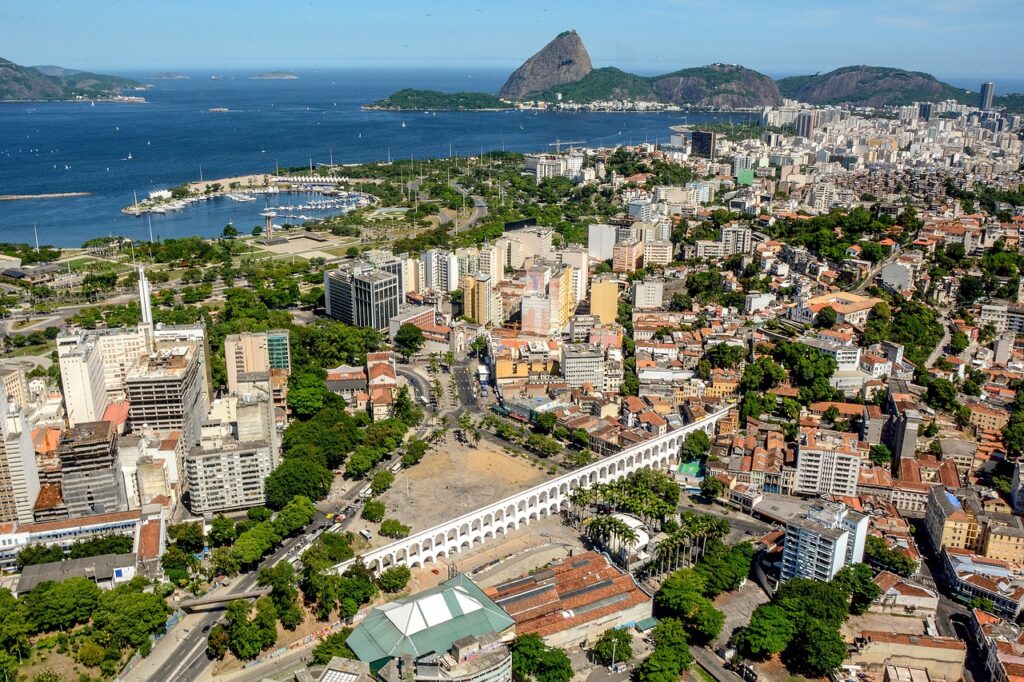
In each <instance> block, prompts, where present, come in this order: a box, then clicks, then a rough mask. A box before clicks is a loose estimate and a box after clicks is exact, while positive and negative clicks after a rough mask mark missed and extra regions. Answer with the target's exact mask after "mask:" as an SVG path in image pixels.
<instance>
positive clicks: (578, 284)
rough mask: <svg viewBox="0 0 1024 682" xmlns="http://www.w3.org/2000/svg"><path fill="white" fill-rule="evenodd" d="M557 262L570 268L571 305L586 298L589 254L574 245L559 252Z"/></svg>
mask: <svg viewBox="0 0 1024 682" xmlns="http://www.w3.org/2000/svg"><path fill="white" fill-rule="evenodd" d="M557 256H558V260H559V262H561V263H562V264H563V265H568V266H571V267H572V287H573V291H574V299H575V300H574V301H573V305H576V304H578V303H579V302H580V301H582V300H583V299H585V298H586V297H587V282H588V280H589V278H590V254H588V253H587V249H586V248H585V247H583V246H579V245H574V246H569V247H567V248H564V249H562V250H560V251H559V252H558V254H557Z"/></svg>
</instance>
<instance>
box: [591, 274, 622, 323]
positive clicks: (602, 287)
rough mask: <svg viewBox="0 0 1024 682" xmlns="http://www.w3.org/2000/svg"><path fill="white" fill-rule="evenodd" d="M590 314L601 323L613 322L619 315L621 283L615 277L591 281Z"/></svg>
mask: <svg viewBox="0 0 1024 682" xmlns="http://www.w3.org/2000/svg"><path fill="white" fill-rule="evenodd" d="M590 314H591V315H596V316H597V317H598V318H599V319H600V320H601V324H611V323H612V322H614V321H615V318H617V317H618V316H619V283H618V282H617V281H616V280H614V279H610V278H609V279H596V278H595V279H594V280H593V281H592V282H591V283H590Z"/></svg>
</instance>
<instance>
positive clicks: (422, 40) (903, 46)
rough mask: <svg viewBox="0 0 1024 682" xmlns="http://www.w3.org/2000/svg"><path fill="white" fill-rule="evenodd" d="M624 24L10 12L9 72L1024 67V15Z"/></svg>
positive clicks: (471, 11) (654, 13)
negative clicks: (535, 64) (577, 58)
mask: <svg viewBox="0 0 1024 682" xmlns="http://www.w3.org/2000/svg"><path fill="white" fill-rule="evenodd" d="M485 10H486V11H485ZM620 13H621V8H620V7H619V6H617V5H614V4H612V3H610V2H606V1H603V0H602V1H600V2H597V3H592V4H591V5H588V7H587V9H586V11H585V12H581V11H580V10H579V9H578V8H569V7H563V6H556V7H546V6H544V5H543V3H540V2H532V1H531V2H526V3H522V4H520V5H517V6H516V7H515V9H514V10H513V9H512V8H503V7H482V6H478V3H468V2H458V3H455V4H454V6H446V7H443V8H440V7H439V8H431V7H426V8H425V7H421V6H418V5H416V4H414V3H410V2H398V3H393V4H390V5H388V8H387V9H386V10H385V9H384V8H383V7H380V8H376V7H372V6H368V7H360V8H359V10H358V14H357V13H356V12H354V11H353V10H352V9H351V8H346V7H343V6H335V5H333V4H330V3H322V2H310V3H308V5H306V6H305V8H303V9H302V10H296V9H295V8H294V6H278V5H277V4H275V3H270V2H265V1H264V0H256V1H255V2H251V3H247V5H246V11H245V12H240V11H239V8H238V7H236V6H209V5H207V4H201V3H198V2H195V1H194V0H188V1H186V2H183V3H178V4H176V5H175V6H173V7H170V6H162V5H158V4H154V3H139V4H138V5H133V6H131V7H125V6H122V5H121V4H120V3H116V2H112V1H110V0H101V1H100V2H97V3H90V4H89V5H88V6H76V5H69V4H67V3H63V2H56V1H50V2H40V3H35V4H33V5H31V6H25V5H19V6H18V7H17V8H11V9H9V10H8V11H7V12H6V15H7V16H6V17H5V21H4V22H3V24H4V26H3V28H0V37H2V39H3V43H4V45H5V46H6V47H5V54H3V55H0V56H2V57H4V58H6V59H11V60H12V61H15V62H17V63H20V64H28V65H35V64H60V65H62V66H67V67H72V68H85V69H97V70H98V69H121V70H132V69H149V68H180V69H187V68H203V67H210V66H218V67H221V68H224V67H235V68H247V67H253V68H258V67H279V68H289V67H290V68H302V67H307V68H323V67H345V66H417V67H428V68H429V67H444V66H452V67H465V66H475V67H494V68H507V67H514V66H516V65H517V64H518V63H520V62H521V61H522V60H523V59H525V58H526V57H527V56H528V55H530V54H532V53H533V52H534V51H536V50H537V49H539V48H540V47H541V46H542V45H544V44H545V43H546V42H547V41H548V40H550V39H551V38H552V37H553V36H554V35H555V34H557V33H558V32H560V31H562V30H567V29H576V30H577V31H579V33H580V35H581V36H582V37H583V40H584V42H585V43H586V45H587V47H588V49H589V50H590V52H591V55H592V57H593V60H594V63H595V65H597V66H609V65H614V66H619V67H621V68H625V69H631V70H635V71H638V72H641V73H650V74H653V73H658V72H666V71H671V70H674V69H677V68H683V67H687V66H695V65H701V64H706V63H711V62H726V63H740V64H743V65H745V66H747V67H749V68H753V69H756V70H759V71H762V72H764V73H767V74H769V75H773V76H781V75H793V74H800V73H815V72H825V71H829V70H831V69H833V68H837V67H840V66H846V65H852V64H869V65H877V66H894V67H900V68H906V69H911V70H919V71H927V72H929V73H933V74H935V75H937V76H940V77H946V78H958V79H972V80H977V79H979V78H981V79H983V80H995V81H997V83H996V85H997V94H1000V92H1006V90H1002V89H1001V88H999V87H998V86H999V83H998V80H1000V79H1003V80H1004V81H1005V80H1006V79H1011V80H1017V77H1015V76H1014V72H1013V71H1011V70H1010V69H1011V67H1010V65H1011V64H1013V63H1015V62H1017V61H1019V59H1020V58H1021V57H1022V56H1024V48H1021V47H1020V46H1019V44H1018V43H1017V42H1016V41H1015V40H1014V39H1013V37H1014V36H1013V32H1014V27H1015V26H1019V25H1020V22H1021V21H1022V20H1024V8H1022V7H1020V6H1017V5H1015V4H1014V3H1011V2H1008V1H1006V0H985V1H984V2H980V3H966V2H960V1H959V0H947V1H945V2H939V3H925V2H918V1H917V0H914V1H912V2H905V3H902V5H901V7H900V8H899V11H894V10H893V8H892V6H891V5H887V4H882V3H881V2H874V1H872V2H865V3H858V4H857V6H852V7H851V6H840V5H839V3H834V4H830V5H828V4H827V5H825V6H810V5H808V4H807V3H804V2H799V1H796V0H790V1H788V2H782V3H776V4H774V5H772V6H771V8H770V9H769V8H767V7H765V8H750V7H747V6H745V5H743V4H741V3H739V2H731V3H726V4H725V5H721V6H719V7H718V8H716V11H715V12H713V13H709V12H706V11H703V8H702V7H701V6H700V5H698V4H697V3H694V2H691V1H690V0H658V1H657V2H650V3H645V4H644V5H643V6H640V7H631V8H630V15H629V21H630V22H631V23H632V24H634V25H635V26H637V27H638V29H639V27H644V30H637V31H632V32H625V33H623V32H622V31H621V30H620V27H621V24H620V23H619V22H617V21H611V22H610V21H607V18H608V17H609V16H615V15H618V14H620ZM396 18H397V19H396ZM271 27H272V28H271ZM156 29H159V30H156ZM979 35H985V36H986V39H985V40H974V41H973V42H972V43H971V44H972V49H971V50H970V51H963V50H951V49H950V44H951V43H954V44H955V43H965V42H966V41H968V40H973V39H976V38H977V37H978V36H979ZM954 54H955V55H956V58H955V59H954V58H953V57H952V55H954ZM967 82H972V81H967ZM980 82H981V81H979V83H980ZM974 87H975V88H977V87H978V84H975V85H974Z"/></svg>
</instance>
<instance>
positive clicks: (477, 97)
mask: <svg viewBox="0 0 1024 682" xmlns="http://www.w3.org/2000/svg"><path fill="white" fill-rule="evenodd" d="M369 106H370V108H374V109H389V110H392V111H425V110H434V111H471V110H480V109H510V108H511V107H512V105H510V104H509V103H508V102H505V101H503V100H500V99H498V98H497V97H495V96H494V95H489V94H487V93H485V92H438V91H437V90H416V89H413V88H405V89H404V90H399V91H398V92H396V93H394V94H393V95H391V96H390V97H387V98H385V99H381V100H377V101H376V102H374V103H373V104H370V105H369Z"/></svg>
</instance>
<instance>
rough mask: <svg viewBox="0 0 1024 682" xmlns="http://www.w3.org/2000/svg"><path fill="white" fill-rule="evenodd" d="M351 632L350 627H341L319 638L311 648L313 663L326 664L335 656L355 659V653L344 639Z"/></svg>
mask: <svg viewBox="0 0 1024 682" xmlns="http://www.w3.org/2000/svg"><path fill="white" fill-rule="evenodd" d="M351 634H352V628H341V629H340V630H338V631H337V632H332V633H331V634H329V635H327V636H326V637H324V638H323V639H322V640H320V643H319V644H317V645H316V648H314V649H313V661H312V663H313V664H314V665H326V664H328V663H330V662H331V659H332V658H334V657H335V656H338V657H340V658H351V659H355V658H356V654H355V652H354V651H352V649H350V648H349V646H348V644H346V643H345V641H346V640H347V639H348V637H349V635H351Z"/></svg>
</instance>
